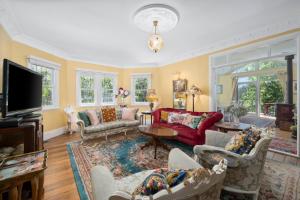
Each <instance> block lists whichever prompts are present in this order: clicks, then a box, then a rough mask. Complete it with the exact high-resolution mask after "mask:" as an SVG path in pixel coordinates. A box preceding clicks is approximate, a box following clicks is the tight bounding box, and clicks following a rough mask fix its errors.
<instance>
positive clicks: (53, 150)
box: [44, 133, 300, 200]
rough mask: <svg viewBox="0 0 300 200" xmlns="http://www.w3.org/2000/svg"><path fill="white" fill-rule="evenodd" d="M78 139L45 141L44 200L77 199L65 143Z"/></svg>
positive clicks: (290, 161)
mask: <svg viewBox="0 0 300 200" xmlns="http://www.w3.org/2000/svg"><path fill="white" fill-rule="evenodd" d="M78 140H80V135H79V134H78V133H75V134H72V135H67V134H64V135H61V136H58V137H56V138H53V139H50V140H49V141H47V142H46V143H45V148H46V149H48V168H47V169H46V171H45V184H44V188H45V194H44V199H45V200H79V199H80V197H79V194H78V192H77V187H76V183H75V181H74V176H73V172H72V169H71V164H70V160H69V155H68V152H67V147H66V144H67V143H69V142H72V141H78ZM267 158H268V159H272V160H276V161H280V162H285V163H288V164H292V165H296V166H300V159H299V158H295V157H290V156H286V155H283V154H278V153H275V152H271V151H269V152H268V154H267Z"/></svg>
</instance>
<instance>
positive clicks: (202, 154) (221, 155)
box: [194, 145, 243, 167]
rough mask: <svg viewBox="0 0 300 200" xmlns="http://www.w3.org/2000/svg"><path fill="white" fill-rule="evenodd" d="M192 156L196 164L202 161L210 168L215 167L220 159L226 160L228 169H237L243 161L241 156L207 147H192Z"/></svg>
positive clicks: (218, 148) (219, 148) (221, 149)
mask: <svg viewBox="0 0 300 200" xmlns="http://www.w3.org/2000/svg"><path fill="white" fill-rule="evenodd" d="M194 154H195V157H196V160H197V161H198V162H200V163H201V162H203V161H204V162H206V163H208V164H209V165H211V166H213V165H216V164H217V163H219V161H220V160H222V159H226V160H227V162H228V167H238V166H239V165H240V164H241V162H242V160H243V156H241V155H239V154H236V153H233V152H230V151H226V150H225V149H223V148H221V147H214V146H209V145H196V146H194Z"/></svg>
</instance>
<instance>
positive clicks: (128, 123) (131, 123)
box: [122, 120, 140, 127]
mask: <svg viewBox="0 0 300 200" xmlns="http://www.w3.org/2000/svg"><path fill="white" fill-rule="evenodd" d="M122 122H123V123H124V125H125V126H126V127H130V126H138V125H140V121H139V120H122Z"/></svg>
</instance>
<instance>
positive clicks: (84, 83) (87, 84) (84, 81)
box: [80, 76, 94, 89]
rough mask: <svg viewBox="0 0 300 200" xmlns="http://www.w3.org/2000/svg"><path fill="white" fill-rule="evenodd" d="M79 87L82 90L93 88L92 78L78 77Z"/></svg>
mask: <svg viewBox="0 0 300 200" xmlns="http://www.w3.org/2000/svg"><path fill="white" fill-rule="evenodd" d="M80 87H81V88H82V89H92V88H94V77H92V76H80Z"/></svg>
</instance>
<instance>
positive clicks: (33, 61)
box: [27, 55, 61, 111]
mask: <svg viewBox="0 0 300 200" xmlns="http://www.w3.org/2000/svg"><path fill="white" fill-rule="evenodd" d="M27 63H28V64H27V65H28V68H30V69H32V65H38V66H41V67H46V68H49V69H52V70H53V77H52V78H53V80H52V81H53V93H52V98H53V104H52V105H46V106H42V110H43V111H46V110H53V109H59V70H60V68H61V64H59V63H55V62H52V61H49V60H46V59H43V58H39V57H36V56H32V55H31V56H28V57H27Z"/></svg>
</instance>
